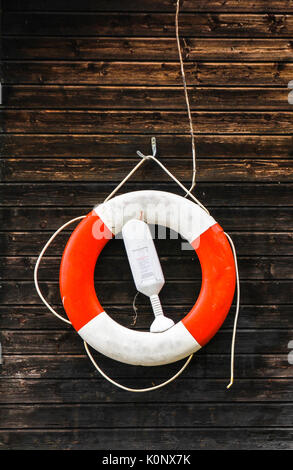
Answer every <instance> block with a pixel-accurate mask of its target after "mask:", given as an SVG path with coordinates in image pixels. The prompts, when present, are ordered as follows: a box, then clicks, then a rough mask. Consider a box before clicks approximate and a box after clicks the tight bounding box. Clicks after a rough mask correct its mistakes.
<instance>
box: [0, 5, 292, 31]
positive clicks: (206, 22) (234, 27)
mask: <svg viewBox="0 0 293 470" xmlns="http://www.w3.org/2000/svg"><path fill="white" fill-rule="evenodd" d="M173 8H174V10H173V9H172V10H173V11H172V13H155V14H152V13H136V12H132V13H121V12H119V13H109V12H107V13H98V14H94V13H84V14H83V15H82V22H81V21H80V17H79V15H78V14H76V13H73V14H72V13H69V12H66V13H55V12H53V13H51V14H50V15H46V13H43V12H34V13H29V12H19V13H16V12H13V13H4V15H3V33H4V34H5V35H18V36H26V35H30V36H51V35H52V36H142V37H143V36H146V37H147V36H159V37H160V38H161V37H172V38H174V36H175V21H174V13H175V6H174V7H173ZM119 9H120V8H118V10H119ZM134 10H137V8H135V9H134ZM292 30H293V15H287V14H285V15H284V14H283V15H280V14H277V15H270V14H269V13H267V14H259V15H256V14H248V15H243V14H241V15H239V14H231V13H229V14H223V13H221V14H210V13H200V14H198V13H197V12H194V13H193V14H192V15H190V14H184V12H183V10H182V13H181V15H180V33H181V36H183V37H184V36H212V37H213V36H214V37H215V36H216V37H229V36H230V37H238V36H241V37H251V36H252V37H258V36H267V37H274V36H277V37H278V36H288V37H290V35H292Z"/></svg>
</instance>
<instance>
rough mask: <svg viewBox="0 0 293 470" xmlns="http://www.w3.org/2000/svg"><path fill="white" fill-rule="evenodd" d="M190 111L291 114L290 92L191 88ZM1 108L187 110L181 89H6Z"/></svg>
mask: <svg viewBox="0 0 293 470" xmlns="http://www.w3.org/2000/svg"><path fill="white" fill-rule="evenodd" d="M188 92H189V98H190V106H191V109H202V110H233V111H236V110H237V109H243V110H250V109H251V110H289V111H292V104H289V102H288V89H287V88H201V87H199V88H197V87H196V88H195V87H193V88H190V87H189V90H188ZM2 96H3V99H2V104H3V105H4V106H7V107H14V108H45V109H48V108H55V109H58V108H61V109H62V108H70V109H79V108H83V109H84V108H87V109H136V110H145V109H151V110H155V109H158V110H166V109H172V110H184V111H185V109H186V103H185V100H184V94H183V93H182V88H179V87H177V88H175V87H172V88H170V87H168V88H166V87H164V88H160V87H158V88H157V87H135V88H134V87H96V86H92V87H87V86H54V85H40V86H39V85H33V86H32V85H31V86H30V85H11V86H9V85H4V86H3V87H2Z"/></svg>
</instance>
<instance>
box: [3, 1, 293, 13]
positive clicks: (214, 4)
mask: <svg viewBox="0 0 293 470" xmlns="http://www.w3.org/2000/svg"><path fill="white" fill-rule="evenodd" d="M2 3H3V9H4V10H5V11H23V10H25V11H45V12H46V11H77V12H80V11H102V12H103V11H109V12H110V11H116V12H117V11H121V12H122V11H126V12H129V11H147V12H152V11H159V12H160V11H162V12H172V13H174V9H175V6H174V1H173V0H141V1H140V2H137V1H136V0H127V2H121V1H120V0H111V2H109V0H99V2H98V3H97V2H96V1H95V0H83V2H82V3H80V0H71V2H70V4H69V3H68V2H67V0H42V2H41V3H40V0H27V1H26V2H25V3H23V1H22V0H2ZM40 7H41V8H40ZM182 11H186V12H194V13H196V12H198V11H209V12H217V11H228V12H230V11H240V12H251V11H260V12H278V11H285V12H289V11H292V12H293V7H292V4H291V0H270V2H268V1H267V0H257V2H256V1H255V0H247V1H246V2H245V3H243V2H239V0H225V1H224V2H223V1H219V0H209V4H208V7H207V3H206V0H185V1H184V5H182Z"/></svg>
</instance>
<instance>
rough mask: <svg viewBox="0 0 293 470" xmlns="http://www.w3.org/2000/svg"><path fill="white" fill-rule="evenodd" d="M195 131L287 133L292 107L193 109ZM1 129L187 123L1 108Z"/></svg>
mask: <svg viewBox="0 0 293 470" xmlns="http://www.w3.org/2000/svg"><path fill="white" fill-rule="evenodd" d="M192 114H193V116H192V117H193V125H194V129H195V131H196V133H209V134H216V133H219V134H223V133H227V134H230V133H240V134H257V133H264V134H272V133H276V134H289V133H290V132H293V111H291V112H289V111H286V112H285V111H283V112H277V111H274V112H237V111H235V112H234V111H233V112H204V111H198V112H193V113H192ZM2 120H3V121H2V122H3V123H4V129H3V130H4V132H8V133H9V132H15V133H17V132H33V133H37V132H41V133H44V132H52V133H57V134H58V133H66V132H69V133H76V132H79V133H85V134H89V133H93V132H97V130H99V131H100V132H107V131H109V129H111V132H118V133H127V132H129V128H130V126H131V130H132V132H137V133H147V134H153V133H156V132H163V133H166V134H174V133H175V134H176V133H177V134H182V133H187V132H188V129H189V123H188V120H187V118H186V113H185V112H183V111H157V112H152V111H140V112H137V111H97V110H90V111H89V110H88V111H83V110H70V111H63V110H62V111H61V110H46V111H44V110H42V111H37V110H4V111H3V112H2Z"/></svg>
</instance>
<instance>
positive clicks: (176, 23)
mask: <svg viewBox="0 0 293 470" xmlns="http://www.w3.org/2000/svg"><path fill="white" fill-rule="evenodd" d="M179 9H180V0H177V5H176V15H175V29H176V41H177V48H178V54H179V60H180V67H181V76H182V81H183V87H184V95H185V101H186V107H187V114H188V119H189V124H190V134H191V142H192V162H193V170H192V182H191V186H190V188H189V189H187V188H186V187H185V186H184V185H183V184H182V183H181V182H180V181H179V180H178V179H177V178H176V177H175V176H174V175H173V174H172V173H171V172H170V171H169V170H168V169H167V168H166V167H165V166H164V165H163V164H162V163H161V162H160V161H159V160H158V159H157V158H156V139H155V137H152V139H151V144H152V152H153V153H152V155H144V154H143V153H142V152H140V151H137V155H138V156H139V157H141V160H140V162H139V163H138V164H137V165H136V166H135V167H134V168H133V169H132V170H131V171H130V172H129V173H128V175H127V176H126V177H125V178H124V179H123V180H122V181H121V182H120V183H119V184H118V185H117V186H116V188H115V189H114V190H113V191H112V192H111V193H110V194H109V195H108V196H107V197H106V199H105V200H104V202H107V201H108V200H109V199H111V198H112V197H113V196H114V195H115V194H116V193H117V191H119V189H120V188H121V187H122V186H123V185H124V184H125V183H126V181H128V180H129V178H131V176H132V175H133V174H134V173H135V172H136V171H137V170H138V169H139V168H140V166H141V165H143V163H144V162H145V161H146V160H149V159H151V160H153V161H154V162H156V163H157V164H158V165H159V166H160V167H161V168H162V169H163V170H164V171H165V173H167V175H168V176H169V177H170V178H171V179H173V180H174V181H175V182H176V183H177V184H178V185H179V186H180V187H181V189H183V191H184V192H185V197H187V196H189V197H190V198H191V199H193V201H194V202H195V203H196V204H198V205H199V206H200V207H201V208H202V209H203V210H204V211H205V212H207V214H209V211H208V210H207V208H206V207H205V206H204V205H203V204H202V203H201V202H200V201H199V200H198V199H197V198H196V197H195V196H194V195H193V194H192V193H191V191H192V190H193V188H194V187H195V184H196V147H195V138H194V130H193V123H192V115H191V110H190V103H189V96H188V90H187V85H186V79H185V72H184V63H183V58H182V52H181V46H180V38H179V25H178V19H179ZM85 217H86V215H81V216H79V217H75V218H73V219H71V220H69V221H68V222H66V223H65V224H63V225H62V226H61V227H59V228H58V229H57V230H56V231H55V232H54V233H53V235H52V236H51V237H50V238H49V240H48V241H47V243H46V244H45V246H44V247H43V249H42V251H41V252H40V254H39V257H38V259H37V262H36V264H35V269H34V283H35V287H36V291H37V293H38V295H39V297H40V299H41V300H42V302H43V303H44V304H45V305H46V307H47V308H48V309H49V310H50V312H51V313H53V315H55V316H56V317H57V318H59V319H60V320H62V321H63V322H65V323H67V324H69V325H71V322H70V321H69V320H68V319H66V318H64V317H63V316H62V315H60V314H59V313H57V312H56V311H55V310H54V309H53V307H52V306H51V305H50V304H49V303H48V302H47V300H46V299H45V297H44V296H43V294H42V292H41V290H40V287H39V281H38V270H39V266H40V263H41V260H42V258H43V256H44V254H45V252H46V251H47V249H48V248H49V246H50V245H51V243H52V242H53V240H54V239H55V238H56V237H57V236H58V235H59V233H60V232H62V231H63V230H64V229H65V228H66V227H68V226H69V225H71V224H73V223H74V222H77V221H78V220H81V219H84V218H85ZM224 233H225V235H226V237H227V238H228V240H229V243H230V245H231V248H232V252H233V257H234V263H235V271H236V290H237V293H236V310H235V318H234V325H233V334H232V341H231V364H230V382H229V384H228V385H227V388H230V387H231V385H232V384H233V381H234V356H235V341H236V331H237V323H238V317H239V307H240V281H239V271H238V262H237V254H236V249H235V246H234V242H233V240H232V238H231V237H230V235H229V234H228V233H226V232H224ZM84 347H85V350H86V353H87V355H88V357H89V359H90V360H91V362H92V363H93V365H94V366H95V368H96V369H97V370H98V372H99V373H100V374H101V375H102V376H103V377H104V378H105V379H106V380H108V382H110V383H112V384H113V385H115V386H116V387H118V388H121V389H123V390H126V391H130V392H137V393H139V392H148V391H152V390H157V389H159V388H162V387H164V386H165V385H167V384H169V383H170V382H172V381H173V380H175V379H176V378H177V377H178V376H179V375H180V374H181V373H182V372H183V371H184V369H185V368H186V367H187V366H188V364H189V363H190V361H191V359H192V357H193V354H191V355H190V356H189V357H188V358H187V360H186V361H185V363H184V364H183V366H182V367H181V369H180V370H179V371H178V372H176V374H175V375H173V376H172V377H170V378H169V379H168V380H166V381H164V382H162V383H160V384H158V385H155V386H152V387H147V388H141V389H137V388H130V387H127V386H125V385H122V384H120V383H118V382H116V381H115V380H113V379H111V378H110V377H109V376H108V375H107V374H106V373H105V372H104V371H103V370H102V369H101V368H100V366H99V365H98V364H97V363H96V361H95V359H94V358H93V356H92V354H91V352H90V350H89V348H88V344H87V343H86V342H85V341H84Z"/></svg>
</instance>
